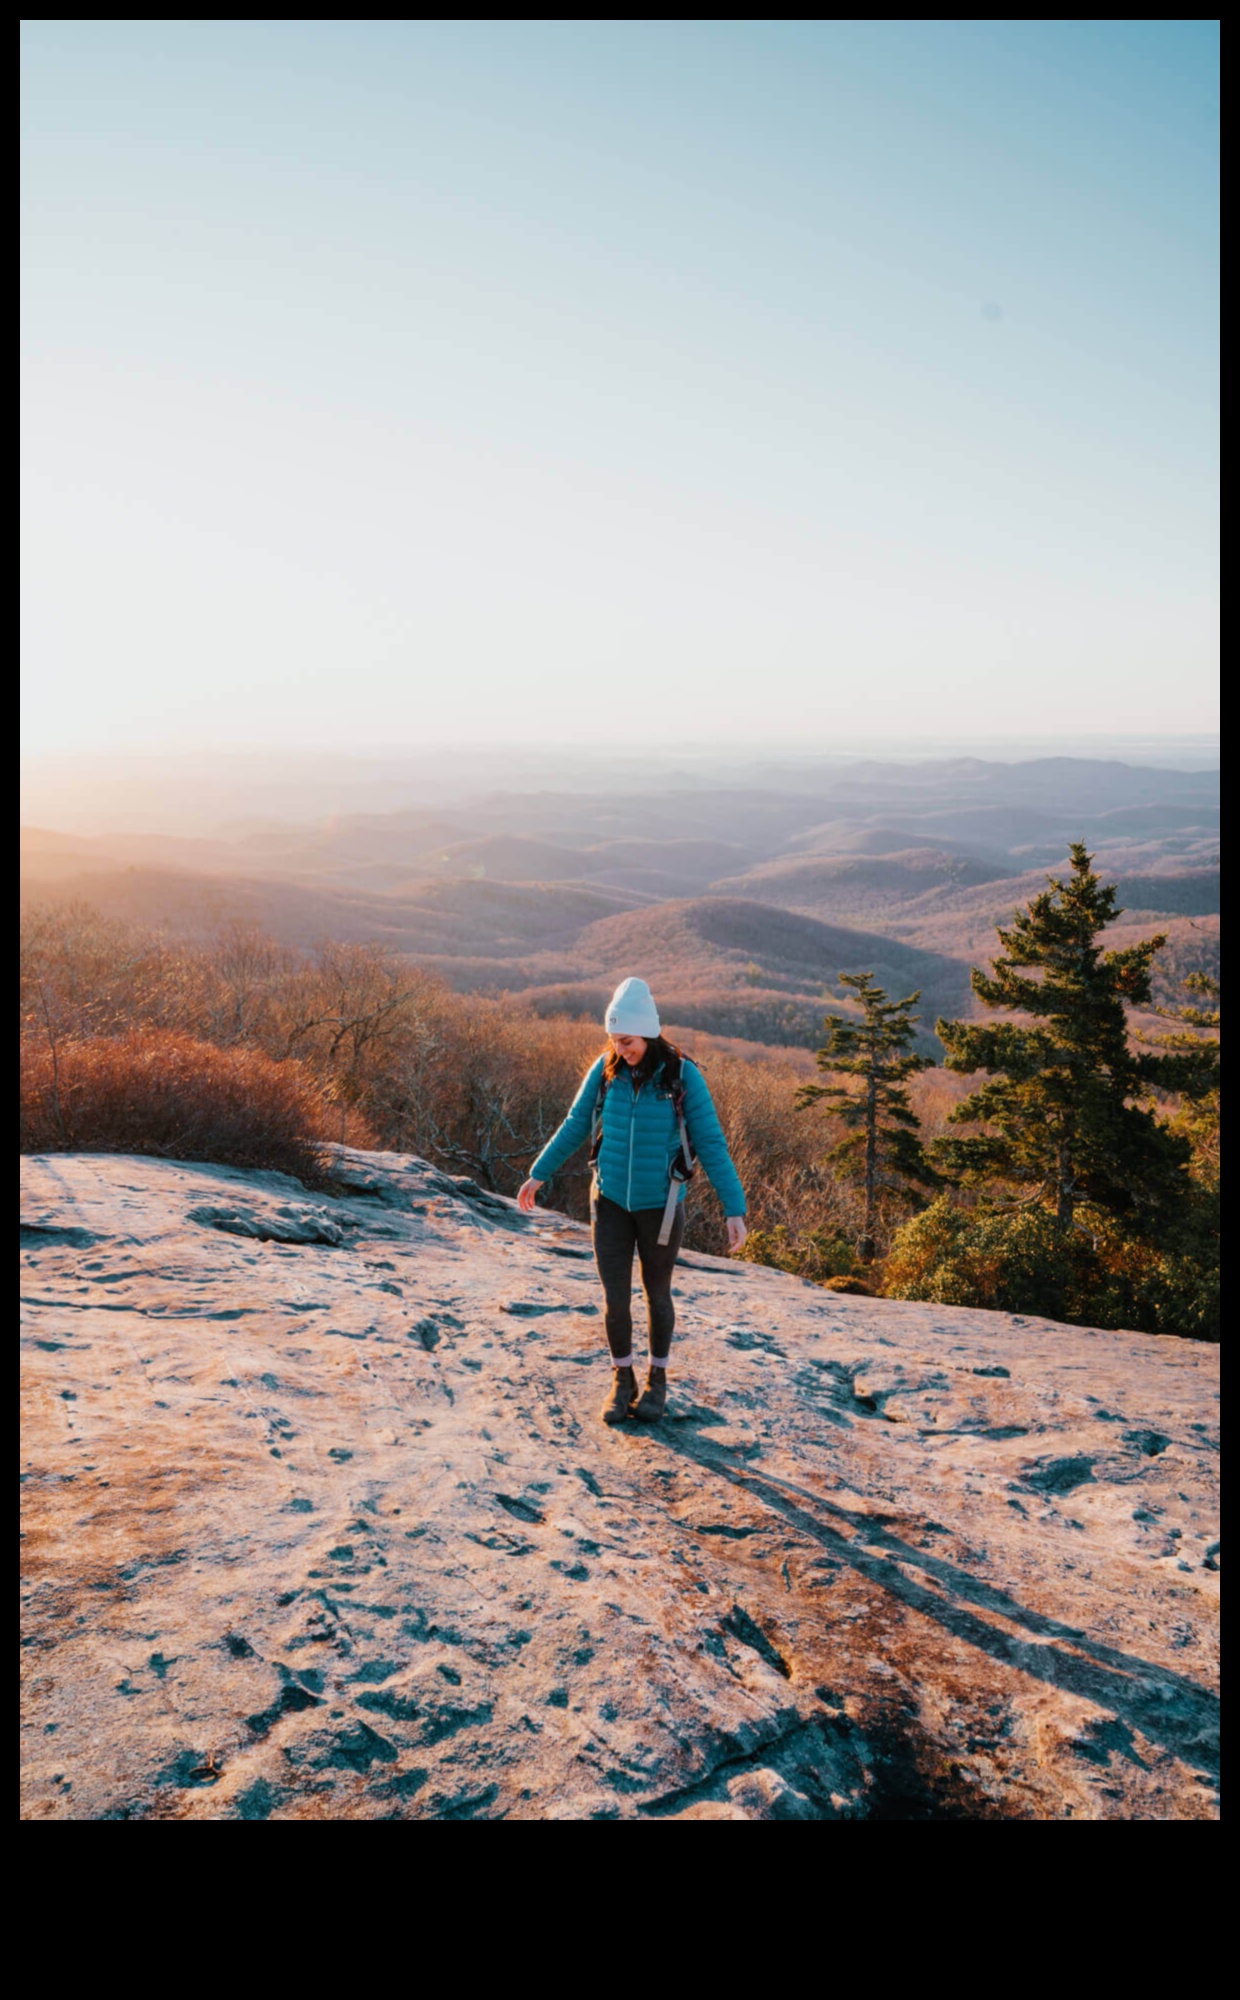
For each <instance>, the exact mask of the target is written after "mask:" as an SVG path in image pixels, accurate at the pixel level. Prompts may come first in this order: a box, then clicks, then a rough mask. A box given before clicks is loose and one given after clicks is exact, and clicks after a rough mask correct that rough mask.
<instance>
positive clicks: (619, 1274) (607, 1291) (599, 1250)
mask: <svg viewBox="0 0 1240 2000" xmlns="http://www.w3.org/2000/svg"><path fill="white" fill-rule="evenodd" d="M590 1221H591V1224H592V1228H593V1233H594V1261H595V1263H596V1264H597V1265H598V1274H599V1277H600V1278H601V1279H602V1281H603V1292H604V1295H605V1297H606V1300H607V1305H606V1316H605V1319H604V1325H605V1326H606V1328H607V1345H608V1347H609V1348H610V1349H611V1358H612V1360H613V1361H624V1360H626V1359H627V1358H628V1356H629V1355H630V1354H631V1353H632V1351H633V1252H634V1250H636V1251H637V1254H638V1256H639V1257H640V1258H641V1266H642V1290H643V1291H644V1292H645V1294H646V1311H647V1313H648V1315H649V1318H650V1358H651V1360H652V1361H666V1360H667V1357H668V1354H669V1352H670V1350H671V1345H672V1328H673V1327H674V1326H675V1324H676V1308H675V1306H674V1305H673V1304H672V1271H673V1269H674V1268H675V1264H676V1257H677V1253H678V1252H679V1250H680V1240H681V1238H682V1236H683V1235H684V1233H685V1210H684V1203H683V1202H682V1203H681V1205H680V1207H679V1208H678V1209H677V1211H676V1220H675V1221H674V1222H673V1224H672V1235H671V1241H670V1242H668V1243H665V1244H662V1245H661V1244H660V1243H659V1230H660V1228H661V1227H662V1223H663V1210H662V1209H661V1208H638V1209H627V1208H621V1207H620V1205H619V1203H618V1202H614V1201H608V1199H607V1196H606V1195H605V1194H601V1195H597V1196H596V1197H595V1199H594V1201H593V1202H592V1203H591V1205H590Z"/></svg>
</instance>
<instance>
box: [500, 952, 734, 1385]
mask: <svg viewBox="0 0 1240 2000" xmlns="http://www.w3.org/2000/svg"><path fill="white" fill-rule="evenodd" d="M604 1026H605V1027H606V1029H607V1033H608V1036H609V1037H610V1046H609V1047H608V1048H607V1049H605V1050H604V1052H603V1054H602V1055H601V1056H599V1058H598V1060H597V1061H596V1062H593V1063H591V1065H590V1068H589V1069H588V1070H587V1071H586V1074H585V1077H584V1079H583V1081H582V1085H581V1088H580V1090H579V1091H578V1092H577V1095H576V1097H575V1098H574V1099H573V1102H572V1107H571V1109H570V1111H569V1114H568V1116H567V1118H566V1119H565V1120H564V1123H563V1124H562V1125H561V1126H560V1129H559V1131H558V1132H556V1133H555V1135H554V1137H553V1138H551V1139H549V1140H548V1142H547V1144H546V1145H545V1146H544V1147H543V1149H542V1152H541V1153H540V1154H539V1155H538V1158H537V1159H536V1160H535V1162H534V1164H533V1166H532V1167H531V1168H530V1177H529V1179H528V1180H527V1181H526V1182H525V1183H524V1185H523V1186H522V1188H521V1191H520V1193H519V1194H518V1196H517V1203H518V1206H519V1207H521V1208H523V1209H524V1210H525V1211H526V1212H527V1214H528V1212H529V1211H530V1210H531V1209H532V1208H533V1207H534V1203H535V1199H536V1197H537V1194H538V1190H539V1188H540V1187H542V1185H543V1184H544V1182H546V1181H549V1180H550V1179H551V1177H552V1175H553V1174H556V1173H558V1172H559V1170H560V1168H561V1167H562V1166H563V1165H564V1163H565V1161H566V1160H568V1159H569V1158H570V1157H571V1155H572V1154H573V1153H575V1152H576V1151H577V1148H578V1147H579V1146H581V1145H584V1143H585V1141H586V1140H587V1139H588V1138H591V1137H593V1145H592V1147H591V1152H590V1160H591V1164H592V1166H593V1168H594V1178H593V1180H592V1182H591V1185H590V1223H591V1229H592V1233H593V1237H594V1261H595V1263H596V1264H597V1265H598V1274H599V1277H600V1278H601V1280H602V1284H603V1292H604V1296H605V1299H606V1318H605V1321H604V1324H605V1326H606V1329H607V1345H608V1347H609V1348H610V1349H611V1365H612V1369H613V1371H614V1373H613V1375H612V1386H611V1394H610V1396H609V1397H608V1399H607V1402H606V1403H605V1404H604V1406H603V1411H602V1417H603V1422H604V1423H605V1424H622V1423H623V1422H624V1421H625V1418H626V1417H630V1416H633V1417H639V1418H641V1419H642V1421H643V1422H645V1423H657V1422H658V1420H659V1418H660V1417H661V1416H662V1415H663V1412H664V1410H665V1409H666V1407H667V1361H668V1355H669V1353H670V1352H671V1345H672V1328H673V1326H674V1324H675V1319H676V1311H675V1307H674V1306H673V1304H672V1271H673V1269H674V1267H675V1263H676V1258H677V1254H678V1253H679V1250H680V1244H681V1239H682V1238H683V1236H684V1233H685V1212H684V1195H685V1184H686V1182H687V1181H688V1179H689V1176H690V1174H692V1172H693V1170H694V1166H695V1164H696V1161H697V1160H698V1159H700V1160H701V1162H702V1165H703V1166H704V1167H705V1168H706V1171H707V1173H708V1175H709V1176H710V1179H711V1182H712V1184H713V1186H714V1189H715V1192H716V1194H717V1195H718V1196H719V1199H720V1200H721V1201H722V1203H723V1207H724V1213H725V1215H726V1216H727V1223H728V1249H729V1250H739V1249H740V1248H741V1246H742V1244H743V1243H744V1241H745V1194H744V1190H743V1189H742V1187H741V1184H740V1180H739V1178H738V1176H737V1172H736V1168H735V1167H734V1166H733V1165H732V1161H731V1159H730V1158H729V1156H728V1147H727V1141H726V1140H725V1138H724V1136H723V1131H722V1128H721V1127H720V1124H719V1119H718V1116H717V1114H716V1111H715V1107H714V1105H713V1104H712V1102H711V1096H710V1091H709V1090H708V1089H707V1087H706V1081H705V1078H704V1077H703V1075H702V1072H701V1071H700V1070H699V1069H698V1067H697V1065H696V1064H695V1063H692V1062H691V1061H690V1060H689V1058H688V1057H687V1056H684V1055H682V1054H681V1052H680V1050H679V1049H678V1048H677V1047H676V1045H675V1043H673V1042H669V1041H668V1040H667V1039H666V1037H665V1036H664V1035H663V1033H662V1031H661V1029H660V1027H659V1013H658V1009H657V1008H656V1006H655V1004H654V997H653V995H652V994H651V991H650V988H649V987H648V986H647V984H646V982H645V980H644V979H623V980H621V982H620V984H619V986H617V988H616V990H615V993H614V994H613V995H612V998H611V1001H610V1003H609V1005H608V1008H607V1012H606V1015H605V1016H604ZM634 1248H636V1250H637V1254H638V1256H639V1258H640V1259H641V1267H642V1289H643V1291H644V1292H645V1294H646V1309H647V1313H648V1316H649V1321H650V1372H649V1374H648V1376H647V1378H646V1387H645V1389H644V1390H643V1391H642V1394H641V1397H640V1400H639V1398H638V1394H637V1378H636V1375H635V1374H634V1372H633V1305H632V1293H633V1251H634Z"/></svg>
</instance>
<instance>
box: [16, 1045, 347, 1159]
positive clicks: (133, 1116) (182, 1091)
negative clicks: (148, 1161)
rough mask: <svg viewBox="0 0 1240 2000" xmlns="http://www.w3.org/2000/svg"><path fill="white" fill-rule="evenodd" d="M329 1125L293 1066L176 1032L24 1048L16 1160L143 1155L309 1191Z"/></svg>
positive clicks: (320, 1102) (318, 1096)
mask: <svg viewBox="0 0 1240 2000" xmlns="http://www.w3.org/2000/svg"><path fill="white" fill-rule="evenodd" d="M327 1116H328V1107H327V1106H326V1104H325V1102H324V1099H323V1095H322V1093H321V1092H320V1091H319V1090H317V1089H316V1088H315V1086H314V1084H313V1082H312V1081H311V1079H310V1078H309V1077H307V1075H306V1073H305V1071H304V1070H303V1069H302V1068H301V1066H300V1064H298V1063H293V1062H287V1063H277V1062H273V1061H272V1059H271V1057H270V1056H267V1055H264V1054H263V1053H262V1051H261V1050H259V1049H255V1048H231V1049H221V1048H217V1047H214V1046H213V1045H212V1044H211V1043H209V1042H201V1041H197V1040H196V1039H195V1038H194V1037H193V1036H191V1035H185V1034H181V1033H179V1032H178V1031H176V1030H175V1029H167V1028H148V1027H142V1028H134V1029H131V1030H130V1031H129V1033H127V1034H121V1035H116V1036H103V1035H99V1036H92V1037H90V1038H86V1039H77V1040H70V1041H63V1042H60V1043H51V1042H49V1041H48V1040H46V1039H45V1038H35V1037H33V1036H29V1037H26V1038H24V1039H23V1041H22V1045H21V1140H20V1145H21V1151H22V1152H24V1153H67V1152H74V1153H146V1154H154V1155H155V1156H156V1157H157V1158H160V1159H175V1160H209V1161H211V1162H212V1163H214V1164H216V1165H219V1166H230V1167H256V1168H268V1169H274V1170H275V1171H277V1172H279V1173H285V1174H293V1175H295V1176H296V1178H297V1179H299V1180H315V1179H317V1178H318V1177H319V1175H320V1173H321V1171H322V1160H323V1153H322V1148H321V1146H320V1144H319V1143H317V1140H318V1135H319V1134H320V1133H321V1132H323V1131H324V1129H325V1122H326V1119H327Z"/></svg>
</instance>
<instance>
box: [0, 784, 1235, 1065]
mask: <svg viewBox="0 0 1240 2000" xmlns="http://www.w3.org/2000/svg"><path fill="white" fill-rule="evenodd" d="M762 779H763V782H762V783H761V784H759V783H755V784H754V785H753V786H751V787H746V786H744V785H739V784H732V785H728V786H726V787H724V786H719V787H714V788H712V787H710V786H708V785H703V784H701V783H690V782H688V781H687V780H686V782H684V783H683V784H678V783H677V782H676V781H675V779H674V778H669V779H665V780H664V781H663V782H661V783H660V784H659V785H657V786H652V787H651V788H649V789H646V790H640V789H636V788H633V789H629V790H623V791H621V790H616V791H610V792H605V793H604V792H600V793H597V794H589V793H570V792H554V791H543V792H521V791H515V790H514V791H510V792H490V793H487V794H485V795H480V796H476V797H469V796H462V798H461V800H460V801H459V804H449V805H448V806H445V805H443V804H442V803H439V804H437V805H436V806H435V807H434V808H427V809H424V810H423V809H419V808H417V807H416V806H414V807H410V808H409V809H406V810H399V811H391V812H383V813H374V814H365V813H351V814H348V815H342V816H339V817H336V818H334V819H331V820H326V821H322V822H319V823H317V824H312V825H311V824H302V825H297V824H283V823H279V822H274V821H273V822H267V823H264V822H254V821H252V820H251V821H249V822H248V823H243V824H241V825H236V826H221V827H220V828H218V829H217V830H216V831H215V832H214V833H213V834H212V835H211V836H210V837H202V836H195V837H185V838H178V837H174V836H172V835H165V834H153V833H132V834H125V833H109V834H107V835H106V836H101V837H97V838H87V837H85V836H82V835H79V834H68V833H62V832H57V831H54V830H48V829H39V828H31V829H28V830H26V831H25V832H24V833H23V836H22V870H21V873H22V887H23V892H24V894H25V896H26V897H27V898H28V899H30V900H35V901H54V902H57V903H61V902H64V901H67V900H80V901H83V902H87V903H90V904H91V905H93V906H94V907H96V908H98V909H100V910H102V911H104V912H105V913H106V914H109V915H112V916H116V917H121V918H125V919H127V920H129V921H136V922H139V923H142V924H145V925H153V926H159V927H164V928H167V929H170V930H173V931H176V932H179V933H187V934H191V935H196V936H201V935H206V934H209V933H211V932H212V931H215V930H218V929H219V927H220V926H221V925H222V924H225V923H228V922H231V921H236V920H238V919H239V920H242V921H246V922H250V923H253V924H255V925H257V926H260V927H261V928H262V929H263V930H265V931H267V932H269V933H271V934H272V935H273V936H275V937H276V938H278V939H280V940H281V941H283V942H284V943H286V944H288V945H290V946H293V947H297V948H306V947H310V946H313V945H314V944H316V943H317V942H319V941H320V940H322V939H324V938H327V937H331V938H334V939H338V940H341V941H345V942H380V943H383V944H385V945H386V946H388V947H389V948H390V949H391V950H393V951H394V952H396V953H398V954H400V955H401V956H402V957H405V958H407V959H409V960H411V961H415V962H417V963H418V964H420V965H424V966H427V967H428V968H431V969H434V970H437V971H439V972H440V973H441V974H442V975H443V976H444V977H445V978H447V979H448V981H449V982H450V983H451V984H452V985H453V986H455V987H457V988H458V989H461V990H479V989H490V990H509V991H517V992H521V993H522V994H523V995H524V996H525V997H526V998H527V999H528V1001H529V1002H530V1004H532V1005H533V1006H535V1007H536V1008H537V1009H538V1010H539V1011H540V1012H568V1013H573V1014H577V1013H582V1012H584V1013H588V1014H592V1015H596V1014H597V1013H598V1011H599V1009H600V1007H601V1004H602V1001H603V999H604V997H605V996H606V993H607V992H609V991H610V989H611V987H612V985H613V984H614V983H615V981H616V980H617V979H618V978H620V977H621V976H623V975H624V974H626V973H629V972H634V971H640V972H641V973H643V974H644V975H646V976H648V977H649V978H651V980H652V981H653V982H654V983H655V985H656V988H657V990H658V991H659V993H660V995H661V996H663V1003H664V1009H665V1014H666V1017H667V1018H668V1019H669V1020H675V1021H677V1022H679V1023H681V1024H683V1025H685V1026H696V1027H700V1028H703V1029H710V1030H711V1031H713V1032H715V1033H720V1034H727V1035H733V1036H739V1037H742V1038H745V1039H749V1040H753V1041H757V1042H764V1043H785V1044H789V1043H792V1044H800V1045H811V1044H812V1043H813V1042H814V1041H815V1039H816V1038H817V1037H818V1034H819V1031H820V1027H821V1019H822V1014H823V1011H824V1005H825V1002H826V998H827V996H828V995H829V994H834V992H835V983H836V980H837V977H838V974H839V973H840V972H845V971H847V972H855V971H863V970H872V971H874V972H875V973H876V974H877V975H878V977H879V979H880V981H881V982H882V983H883V984H885V985H888V986H889V987H891V988H892V989H895V988H899V990H900V991H901V992H904V991H908V990H910V989H911V988H913V987H919V988H920V989H921V991H922V994H923V999H924V1016H925V1019H926V1021H927V1025H930V1024H932V1023H933V1020H934V1018H935V1016H936V1014H939V1013H944V1012H948V1013H958V1012H961V1011H964V1010H967V1009H968V1008H969V1007H970V1006H971V1005H972V1001H971V996H970V992H969V967H970V965H971V964H975V963H977V962H978V961H979V960H980V959H982V958H985V957H987V956H988V955H989V954H990V951H991V950H992V949H993V945H994V927H995V924H996V922H1002V921H1004V920H1006V918H1007V917H1009V916H1010V915H1011V912H1012V911H1013V909H1014V908H1016V907H1017V906H1018V905H1019V904H1021V903H1023V902H1025V901H1026V900H1027V899H1028V897H1029V896H1030V895H1032V894H1035V893H1036V892H1037V891H1038V890H1039V889H1040V888H1042V887H1043V886H1044V881H1045V876H1046V874H1047V872H1048V871H1051V872H1053V871H1054V870H1055V869H1056V868H1057V867H1058V866H1059V865H1060V864H1061V863H1062V862H1063V861H1064V860H1065V857H1066V850H1067V844H1068V842H1069V841H1070V840H1074V839H1081V840H1084V841H1085V842H1086V843H1087V845H1088V846H1089V847H1090V849H1091V851H1092V852H1094V853H1095V854H1096V856H1097V865H1098V867H1099V869H1100V871H1101V872H1103V873H1104V874H1105V875H1106V876H1108V877H1109V878H1110V879H1113V880H1115V881H1117V882H1118V885H1119V891H1120V901H1121V904H1123V905H1124V907H1125V911H1126V915H1125V917H1124V919H1123V920H1122V922H1121V924H1120V925H1119V926H1117V931H1116V938H1117V942H1118V941H1119V938H1120V934H1121V932H1122V933H1123V934H1124V935H1125V936H1127V935H1129V934H1131V935H1136V934H1138V933H1142V934H1148V932H1149V931H1150V930H1151V929H1153V928H1157V929H1159V930H1162V931H1164V932H1166V933H1167V935H1168V938H1169V945H1168V950H1167V952H1166V953H1165V954H1164V955H1163V961H1162V972H1161V974H1160V978H1161V980H1162V983H1163V986H1164V987H1165V989H1166V991H1167V993H1168V995H1170V994H1171V992H1172V991H1173V989H1174V988H1175V986H1176V984H1177V983H1178V981H1179V979H1181V978H1182V977H1183V975H1184V973H1185V972H1187V971H1190V970H1193V969H1198V968H1208V967H1211V966H1213V965H1214V964H1215V963H1216V961H1217V952H1218V936H1219V915H1218V912H1219V883H1220V876H1219V832H1218V826H1219V797H1218V778H1217V774H1216V773H1214V772H1195V771H1181V770H1167V771H1160V770H1157V769H1152V768H1148V767H1143V766H1134V765H1127V764H1122V763H1117V762H1091V761H1090V760H1087V759H1074V758H1047V759H1038V760H1031V761H1030V762H1027V763H1023V764H1010V763H1009V764H1000V763H989V762H985V761H983V760H980V759H973V758H957V759H943V760H941V761H939V762H924V763H909V764H903V763H881V762H877V761H876V762H873V763H860V762H858V763H854V764H851V765H844V766H838V767H833V768H831V769H830V770H829V771H827V772H824V775H823V778H822V780H821V782H820V783H817V784H815V783H814V782H812V781H811V780H810V779H808V778H807V777H806V774H805V772H804V771H803V770H798V771H796V772H795V773H791V772H790V773H789V775H788V779H787V782H786V783H784V784H779V783H776V782H772V773H771V772H770V770H769V768H765V769H764V770H763V772H762ZM836 1004H837V1006H838V1004H839V1003H838V1002H837V1003H836Z"/></svg>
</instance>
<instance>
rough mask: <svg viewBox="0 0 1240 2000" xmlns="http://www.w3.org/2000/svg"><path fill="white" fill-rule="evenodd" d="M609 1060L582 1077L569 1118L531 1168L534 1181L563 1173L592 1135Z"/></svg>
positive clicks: (598, 1062)
mask: <svg viewBox="0 0 1240 2000" xmlns="http://www.w3.org/2000/svg"><path fill="white" fill-rule="evenodd" d="M605 1061H606V1057H604V1056H600V1057H599V1058H598V1061H597V1062H594V1063H591V1065H590V1067H589V1069H588V1070H587V1071H586V1073H585V1075H584V1077H583V1078H582V1080H581V1089H580V1090H579V1091H578V1092H577V1095H576V1097H574V1099H573V1101H572V1103H571V1105H570V1106H569V1110H568V1116H567V1118H566V1119H565V1120H564V1123H563V1124H562V1125H561V1126H560V1129H559V1131H558V1132H553V1133H552V1135H551V1137H550V1138H549V1139H548V1141H547V1143H546V1145H545V1146H544V1147H543V1149H542V1152H541V1153H540V1154H539V1155H538V1158H537V1159H536V1160H535V1162H534V1164H533V1166H532V1167H531V1168H530V1179H531V1180H532V1181H549V1180H551V1178H552V1177H553V1175H555V1174H558V1173H559V1171H560V1168H561V1167H562V1166H563V1165H564V1163H565V1161H566V1160H570V1159H571V1158H572V1156H573V1154H574V1153H575V1152H576V1151H577V1148H578V1146H584V1145H585V1142H586V1140H587V1139H588V1138H589V1136H590V1127H591V1125H592V1124H593V1123H594V1107H595V1105H596V1103H597V1102H598V1087H599V1084H600V1083H601V1082H602V1080H603V1064H604V1062H605Z"/></svg>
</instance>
